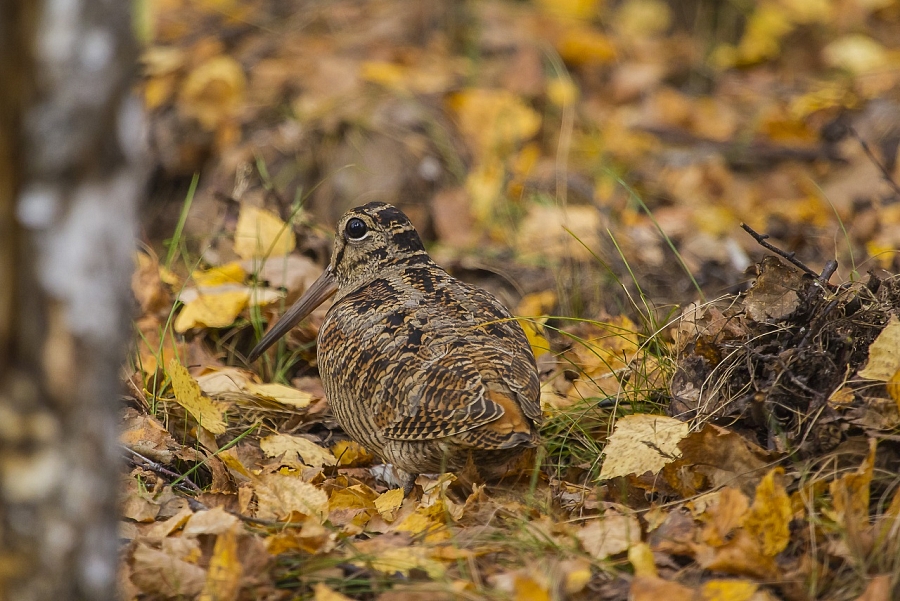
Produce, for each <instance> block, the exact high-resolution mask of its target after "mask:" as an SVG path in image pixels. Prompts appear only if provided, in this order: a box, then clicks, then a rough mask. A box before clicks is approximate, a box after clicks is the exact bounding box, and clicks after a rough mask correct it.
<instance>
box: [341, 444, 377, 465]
mask: <svg viewBox="0 0 900 601" xmlns="http://www.w3.org/2000/svg"><path fill="white" fill-rule="evenodd" d="M331 454H332V455H334V456H335V457H336V458H337V464H338V465H339V466H341V467H359V466H363V465H369V464H371V463H372V461H373V460H374V459H375V458H374V457H373V456H372V454H371V453H369V452H368V451H367V450H366V449H365V448H363V446H362V445H361V444H359V443H358V442H356V441H354V440H339V441H337V442H336V443H334V446H332V447H331Z"/></svg>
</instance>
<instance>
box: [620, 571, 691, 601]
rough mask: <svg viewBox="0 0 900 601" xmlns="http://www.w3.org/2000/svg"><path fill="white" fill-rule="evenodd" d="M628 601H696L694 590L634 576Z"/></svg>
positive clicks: (674, 583)
mask: <svg viewBox="0 0 900 601" xmlns="http://www.w3.org/2000/svg"><path fill="white" fill-rule="evenodd" d="M628 598H629V599H630V601H659V600H660V599H665V600H666V601H696V599H697V596H696V593H695V591H694V589H691V588H688V587H686V586H684V585H683V584H678V583H677V582H669V581H668V580H663V579H662V578H657V577H656V576H635V577H634V579H633V580H632V581H631V588H630V589H629V596H628Z"/></svg>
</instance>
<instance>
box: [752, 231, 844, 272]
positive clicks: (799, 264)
mask: <svg viewBox="0 0 900 601" xmlns="http://www.w3.org/2000/svg"><path fill="white" fill-rule="evenodd" d="M741 228H742V229H743V230H744V231H745V232H747V233H748V234H750V235H751V236H753V239H754V240H756V241H757V242H758V243H759V245H760V246H762V247H763V248H765V249H766V250H770V251H772V252H773V253H775V254H776V255H778V256H779V257H783V258H784V259H787V260H788V261H790V262H791V263H792V264H793V265H796V266H797V267H799V268H800V269H802V270H803V271H804V273H807V274H809V275H811V276H812V277H814V278H816V279H817V280H818V279H819V274H818V273H816V272H815V271H813V270H812V269H810V268H809V267H807V266H806V265H804V264H803V262H802V261H800V260H799V259H797V258H796V257H795V256H794V254H795V253H789V252H786V251H783V250H781V249H780V248H778V247H777V246H774V245H772V244H769V243H768V242H766V238H768V237H769V235H768V234H760V233H759V232H757V231H756V230H754V229H753V228H752V227H750V226H749V225H747V224H746V223H742V224H741ZM835 268H837V263H835ZM832 273H834V272H833V271H832ZM822 275H823V276H824V275H825V271H823V272H822ZM829 277H831V276H830V274H829Z"/></svg>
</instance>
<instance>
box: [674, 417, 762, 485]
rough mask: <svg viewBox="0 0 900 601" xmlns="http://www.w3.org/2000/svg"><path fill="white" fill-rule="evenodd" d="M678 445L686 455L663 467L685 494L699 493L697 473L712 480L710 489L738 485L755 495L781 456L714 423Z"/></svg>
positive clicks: (693, 433) (688, 436) (690, 435)
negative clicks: (764, 472)
mask: <svg viewBox="0 0 900 601" xmlns="http://www.w3.org/2000/svg"><path fill="white" fill-rule="evenodd" d="M678 446H679V448H680V449H681V452H682V456H681V458H680V459H679V460H677V461H673V462H672V463H670V464H668V465H666V467H665V468H663V476H664V477H665V478H666V481H667V482H668V483H669V484H670V486H672V487H674V488H675V489H676V490H680V491H682V495H683V496H685V497H687V496H691V495H694V494H696V493H697V492H699V491H698V490H697V489H696V488H694V486H695V485H696V480H695V479H694V478H692V476H695V475H696V476H702V477H703V479H706V480H708V485H709V487H710V488H715V487H717V486H727V485H735V484H738V485H739V486H740V488H741V490H743V491H744V492H745V493H747V494H754V493H755V491H756V484H757V483H758V481H759V479H760V478H761V476H760V474H761V473H762V470H763V469H764V468H765V467H766V466H767V465H768V464H769V463H771V462H772V461H774V460H775V459H776V458H777V457H778V455H777V454H775V453H770V452H768V451H766V450H765V449H762V448H761V447H759V446H757V445H755V444H753V443H752V442H750V441H748V440H746V439H745V438H743V437H742V436H741V435H739V434H736V433H734V432H731V431H729V430H726V429H725V428H721V427H719V426H715V425H713V424H706V425H705V426H704V427H703V429H702V430H700V431H699V432H692V433H691V434H689V435H687V436H686V437H685V438H684V440H682V441H681V442H680V443H679V445H678Z"/></svg>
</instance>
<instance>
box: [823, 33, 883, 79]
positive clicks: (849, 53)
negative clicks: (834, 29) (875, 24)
mask: <svg viewBox="0 0 900 601" xmlns="http://www.w3.org/2000/svg"><path fill="white" fill-rule="evenodd" d="M822 57H823V58H824V59H825V63H826V64H828V65H829V66H831V67H836V68H839V69H844V70H846V71H850V72H851V73H854V74H858V73H866V72H869V71H874V70H876V69H881V68H882V67H884V66H886V65H887V64H888V53H887V50H886V49H885V47H884V46H882V45H881V44H879V43H878V42H876V41H875V40H873V39H872V38H870V37H869V36H867V35H863V34H861V33H853V34H850V35H845V36H844V37H841V38H838V39H836V40H835V41H833V42H831V43H830V44H828V45H827V46H825V48H824V49H823V50H822Z"/></svg>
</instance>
